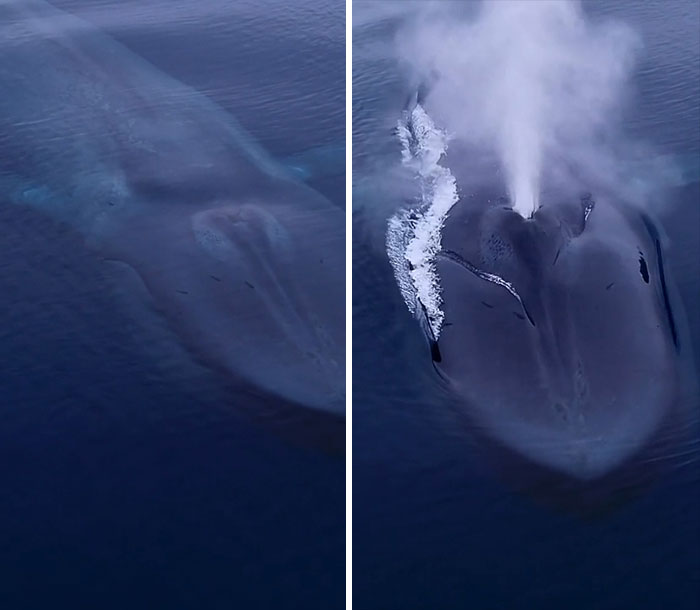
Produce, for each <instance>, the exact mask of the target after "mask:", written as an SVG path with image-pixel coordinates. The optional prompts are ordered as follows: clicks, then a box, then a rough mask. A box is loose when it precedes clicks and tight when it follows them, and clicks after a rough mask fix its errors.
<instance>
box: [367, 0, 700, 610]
mask: <svg viewBox="0 0 700 610" xmlns="http://www.w3.org/2000/svg"><path fill="white" fill-rule="evenodd" d="M415 6H416V3H412V2H406V3H402V2H393V1H382V2H372V1H363V0H359V1H358V0H356V1H355V2H354V14H353V18H354V20H355V23H354V25H353V31H354V33H353V36H354V65H353V79H354V80H353V82H354V88H353V139H354V147H353V155H354V159H353V163H354V174H353V180H354V183H355V186H356V196H355V197H354V200H353V230H354V235H353V239H354V242H355V243H354V255H353V256H354V260H353V264H354V271H353V277H354V294H353V300H354V303H353V320H354V330H353V345H354V360H353V361H354V393H353V398H354V405H353V409H354V411H353V445H354V448H353V460H354V467H353V506H354V509H353V510H354V523H353V525H354V536H355V540H354V547H353V553H354V561H353V565H354V586H355V594H354V601H355V607H356V608H359V609H360V610H408V609H422V608H444V609H448V608H450V609H451V608H455V609H462V608H472V609H475V610H476V609H478V610H500V609H509V610H510V609H537V610H550V609H551V610H555V609H556V610H560V609H562V608H567V609H568V610H584V609H585V610H627V609H632V608H640V609H641V608H645V609H646V608H650V609H651V608H674V609H678V610H691V609H695V608H698V607H700V517H699V515H700V477H699V476H698V460H697V446H698V441H699V439H698V438H697V437H695V438H694V439H691V440H690V442H689V443H688V444H686V445H685V446H684V450H686V451H688V453H687V454H686V456H685V458H684V459H679V460H678V462H679V463H678V465H677V466H676V467H675V468H674V469H673V470H672V471H671V472H669V473H667V474H666V475H665V476H664V477H663V480H661V481H660V482H658V483H657V484H656V485H655V486H654V487H653V488H651V489H650V490H648V491H647V492H646V493H645V494H644V495H643V496H642V497H640V498H638V499H636V500H634V501H632V502H629V503H626V504H623V505H622V506H620V507H618V508H617V509H615V510H613V511H612V512H607V513H606V514H603V515H595V516H588V517H586V518H582V517H581V516H577V515H575V514H573V513H572V512H571V511H566V510H556V509H554V508H552V507H550V506H549V505H544V504H542V503H541V502H538V501H536V500H532V499H529V498H526V497H523V496H522V495H519V494H516V493H514V492H513V491H512V489H511V488H510V487H509V486H508V485H506V484H503V483H501V482H500V480H499V479H498V477H497V476H495V475H494V473H493V471H492V470H490V469H489V468H488V467H487V466H485V465H484V464H483V463H482V462H481V461H480V459H479V455H478V452H477V451H476V450H475V448H474V447H473V446H472V444H471V443H470V441H469V435H468V434H467V433H465V428H464V423H463V422H462V421H459V420H458V418H455V417H454V415H453V414H452V413H451V412H450V411H449V410H447V409H445V408H442V407H441V404H440V399H439V398H436V395H435V394H434V392H433V388H434V386H433V382H432V371H431V370H430V362H429V357H428V354H427V352H426V349H427V348H426V347H425V345H424V342H423V339H422V337H421V336H420V331H419V329H418V327H417V325H416V324H415V323H414V322H413V320H412V319H411V317H410V314H409V313H408V311H407V310H406V307H405V305H404V303H403V301H402V300H401V297H400V295H399V292H398V289H397V288H396V286H395V282H394V279H393V274H392V271H391V267H390V265H389V262H388V260H387V258H386V254H385V252H384V248H383V230H384V226H385V225H384V223H385V220H386V218H387V216H389V214H390V213H391V211H392V209H395V208H396V207H398V206H400V205H402V204H403V201H402V199H401V196H402V193H401V192H399V193H398V194H397V193H387V192H386V191H383V190H381V188H379V187H377V186H376V184H373V181H372V178H371V177H372V176H373V175H374V173H375V172H376V171H377V168H382V167H384V168H386V167H391V166H392V164H393V165H396V163H397V162H398V160H399V159H400V147H399V144H398V142H397V140H396V138H395V137H394V136H393V134H392V130H393V128H394V127H395V125H396V121H397V119H398V117H399V116H400V114H401V110H402V108H403V106H404V103H405V101H406V98H407V95H408V93H409V89H410V87H409V86H408V84H407V82H406V81H405V80H404V78H403V76H402V72H401V70H400V69H399V68H398V67H397V65H396V63H395V61H394V60H393V59H392V41H393V39H394V37H395V34H396V32H397V30H398V29H399V27H400V25H401V22H402V18H403V17H402V15H405V13H406V11H408V10H411V9H412V8H415ZM584 6H585V8H586V12H587V14H588V15H590V16H591V18H596V17H598V16H601V15H614V16H616V17H619V18H621V19H623V20H625V21H626V22H627V23H629V24H630V25H632V26H633V27H634V28H635V29H636V30H637V31H638V32H639V33H640V34H641V35H642V37H643V40H644V51H643V54H642V56H641V58H640V62H639V64H638V66H637V71H636V73H635V78H634V95H633V99H632V100H631V103H630V106H629V108H628V112H627V114H626V115H625V117H626V121H627V123H626V125H625V129H626V131H627V132H628V133H630V134H631V135H633V136H635V137H642V138H644V139H645V140H646V141H647V142H650V143H652V144H653V146H654V148H655V149H657V150H658V151H659V154H677V155H689V156H690V158H695V159H697V157H698V155H700V101H699V100H700V7H699V6H698V4H697V2H694V1H693V0H679V1H678V2H673V3H669V2H663V1H661V0H656V1H652V2H641V1H632V0H623V1H620V2H615V3H611V2H586V3H584ZM384 174H386V171H385V172H384ZM368 176H369V179H368ZM387 201H390V203H387ZM665 203H669V204H672V205H668V206H664V211H663V213H661V214H660V216H661V221H662V223H663V226H664V229H665V230H666V232H667V233H668V236H669V239H670V247H669V252H668V258H669V264H670V265H671V267H672V270H673V273H674V276H675V279H676V282H677V284H678V285H679V289H680V292H681V297H682V300H683V302H684V305H685V308H686V311H687V314H688V318H689V324H690V332H691V340H692V342H693V344H694V349H695V352H696V354H698V353H700V283H699V282H700V245H699V243H698V242H699V241H700V240H699V237H698V236H699V235H700V185H698V183H697V182H694V183H692V184H687V185H685V186H683V187H679V188H676V189H674V190H673V191H671V192H670V193H669V194H668V202H665ZM392 206H393V207H392ZM696 370H697V369H696ZM694 407H695V410H696V412H697V408H698V405H697V404H695V405H694ZM689 448H690V449H689Z"/></svg>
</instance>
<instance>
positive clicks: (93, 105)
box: [0, 0, 345, 418]
mask: <svg viewBox="0 0 700 610" xmlns="http://www.w3.org/2000/svg"><path fill="white" fill-rule="evenodd" d="M0 44H1V45H2V53H0V83H2V88H3V95H2V99H0V133H1V134H2V135H1V136H0V147H1V148H0V150H2V157H1V158H2V161H0V188H1V189H2V195H3V198H4V200H5V201H7V202H10V203H12V204H15V205H18V206H29V207H31V208H34V209H36V210H39V211H41V212H42V213H44V214H46V215H48V216H50V217H52V218H53V219H55V220H57V221H59V222H61V223H66V224H67V225H70V226H71V227H72V228H74V229H75V230H77V231H78V232H79V233H80V234H81V235H82V236H84V238H85V242H86V244H87V246H88V247H89V248H91V249H92V250H94V251H95V252H96V253H98V254H99V256H100V257H102V258H103V259H104V260H105V263H106V264H116V265H118V266H119V267H120V268H121V273H120V275H122V276H123V277H124V279H125V280H126V282H127V284H129V285H130V286H131V288H133V289H134V291H135V293H138V294H139V295H143V296H144V301H145V303H144V305H146V306H147V307H152V308H154V309H155V310H157V311H158V312H160V313H161V314H163V315H164V316H165V318H166V319H167V321H168V323H169V326H170V327H171V328H172V330H173V331H174V332H175V333H176V335H177V336H178V337H179V338H180V339H181V341H182V342H183V343H184V344H185V345H186V346H187V347H188V348H189V350H190V351H191V352H192V353H193V354H195V355H196V356H197V357H198V358H199V359H200V360H201V361H203V362H204V363H205V364H207V365H208V366H209V367H211V368H213V369H217V370H220V371H223V372H225V373H226V375H227V378H228V379H230V380H232V382H233V385H234V387H235V388H236V389H237V390H238V391H240V393H241V395H244V396H249V397H251V399H255V397H259V398H261V399H264V400H267V401H268V402H270V401H271V402H273V403H279V404H284V405H288V406H291V407H292V408H296V407H301V408H302V410H308V411H309V412H310V413H319V414H330V415H331V416H333V417H339V418H342V416H343V413H344V404H345V398H344V396H345V390H344V380H345V294H344V277H345V260H344V256H345V255H344V252H345V221H344V213H343V211H342V210H341V209H339V208H337V207H335V206H334V205H332V204H331V203H330V202H329V201H327V200H326V199H325V198H324V197H322V196H321V195H320V194H318V193H317V192H315V191H314V190H313V189H311V188H309V187H308V186H306V185H305V184H303V183H301V182H300V181H298V180H296V179H295V178H294V175H295V174H296V175H298V174H299V170H298V160H297V166H295V168H294V171H289V170H287V169H285V168H284V167H283V165H282V164H280V163H276V162H275V161H274V160H272V159H271V158H270V157H269V156H268V155H267V154H266V153H265V152H264V151H262V150H261V149H260V148H259V147H258V146H257V145H256V144H255V143H254V142H253V141H252V140H251V139H250V138H249V137H248V136H247V135H246V134H245V133H244V132H243V130H242V129H241V128H240V127H239V126H238V125H237V123H236V121H235V120H234V119H233V118H232V117H231V116H229V115H228V114H227V113H226V112H225V111H223V110H222V109H221V108H219V107H218V106H217V105H216V104H214V103H213V102H211V101H210V100H208V99H207V98H206V97H204V96H203V95H201V94H199V93H197V92H196V91H193V90H192V89H190V88H189V87H187V86H185V85H184V84H182V83H180V82H178V81H176V80H174V79H172V78H170V77H168V76H167V75H165V74H163V73H161V72H159V71H158V70H157V69H156V68H155V67H154V66H152V65H150V64H149V63H148V62H146V61H145V60H143V59H141V58H140V57H138V56H137V55H135V54H134V53H132V52H130V51H129V50H127V49H126V48H125V47H123V46H122V45H121V44H119V43H117V42H116V41H114V40H112V39H111V38H109V37H108V36H106V35H104V34H102V33H100V32H99V31H98V30H96V29H95V28H94V27H93V26H90V25H88V24H86V23H85V22H84V21H82V20H80V19H78V18H77V17H74V16H72V15H69V14H67V13H65V12H62V11H59V10H57V9H55V8H54V7H52V6H51V5H50V4H48V3H46V2H43V1H41V0H0Z"/></svg>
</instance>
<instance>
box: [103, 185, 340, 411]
mask: <svg viewBox="0 0 700 610" xmlns="http://www.w3.org/2000/svg"><path fill="white" fill-rule="evenodd" d="M343 227H344V215H343V213H342V211H341V210H340V209H337V208H335V207H333V206H331V205H330V204H329V203H328V202H327V201H326V200H325V199H323V198H322V197H320V196H318V195H316V194H315V192H314V191H312V190H311V189H308V188H305V187H303V186H301V185H296V184H286V185H283V186H282V187H280V189H279V192H278V191H277V190H275V188H274V187H273V186H269V187H268V188H267V190H259V191H258V193H257V194H253V195H251V196H248V197H242V198H239V199H238V200H235V201H231V200H229V199H227V198H225V197H222V198H219V199H217V200H215V201H211V202H209V203H207V204H205V205H203V204H201V203H199V202H196V204H190V203H172V202H170V203H167V204H157V205H151V206H149V207H148V208H147V211H146V212H145V213H143V214H138V215H135V216H134V217H132V218H129V219H128V220H126V221H125V222H124V223H123V226H122V227H121V228H120V229H119V230H118V231H116V232H114V233H113V234H112V235H110V236H108V237H105V238H103V241H102V243H101V244H100V248H101V250H102V252H103V254H104V255H105V256H106V257H108V258H110V259H114V260H118V261H121V262H123V263H126V264H128V265H129V267H131V268H132V270H133V272H134V273H133V275H134V276H135V277H136V278H138V281H139V282H141V283H142V285H143V288H144V289H145V290H143V291H142V292H143V293H144V295H146V296H147V298H148V299H149V301H150V303H151V305H152V307H153V308H154V309H156V310H157V311H158V312H160V313H161V314H163V316H164V318H165V319H166V320H167V322H168V324H169V326H170V327H171V329H172V330H173V331H174V332H175V334H176V335H177V337H178V338H179V339H180V340H181V341H182V342H183V343H184V345H185V346H186V347H188V348H189V350H190V351H191V352H192V353H193V354H194V355H195V356H196V357H197V359H198V360H200V361H201V362H203V363H204V364H206V365H207V366H209V367H210V368H212V369H215V370H218V371H220V372H223V373H225V375H226V377H227V379H228V380H230V381H232V382H233V383H232V385H233V386H234V387H235V388H237V390H238V392H239V395H238V400H239V401H246V400H249V399H250V396H251V395H254V396H258V397H261V398H265V399H266V401H267V403H268V404H269V403H276V404H277V405H289V406H296V407H302V408H303V409H305V410H309V411H314V412H318V413H325V414H332V415H335V416H339V417H342V415H343V413H344V408H345V400H344V393H345V390H344V382H345V348H344V334H345V297H344V282H343V278H344V247H343V246H344V228H343ZM292 412H293V410H292Z"/></svg>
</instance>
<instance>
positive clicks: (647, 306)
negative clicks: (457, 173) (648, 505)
mask: <svg viewBox="0 0 700 610" xmlns="http://www.w3.org/2000/svg"><path fill="white" fill-rule="evenodd" d="M436 270H437V274H438V276H439V278H440V285H441V290H442V293H441V298H442V308H443V312H444V322H443V324H442V328H441V331H440V333H439V336H438V337H436V336H435V335H434V333H432V332H431V325H430V323H429V322H430V321H429V320H427V319H425V316H426V310H425V308H419V310H418V317H419V319H420V320H421V326H422V328H423V329H424V330H425V334H426V338H427V340H428V342H429V343H430V347H431V355H432V359H433V364H434V367H435V370H436V371H437V373H438V375H439V377H440V379H441V380H442V382H443V383H444V384H445V385H446V386H447V388H448V389H449V392H450V393H451V395H452V396H453V397H454V398H455V400H456V402H457V404H458V405H461V406H460V407H459V408H461V409H462V410H465V411H466V412H468V414H469V417H470V419H471V420H472V422H473V423H474V426H475V428H476V429H478V430H479V433H480V435H481V436H482V437H484V438H486V439H488V440H489V441H490V442H491V443H492V444H493V445H495V446H497V447H498V451H499V459H503V456H504V455H506V454H508V459H507V460H506V462H507V463H508V464H509V466H508V468H511V469H512V468H513V464H514V463H518V464H519V465H520V466H522V465H523V464H530V465H531V467H532V468H533V469H537V470H538V471H541V472H549V473H550V474H551V475H553V476H556V477H557V478H559V479H565V480H569V481H579V482H581V483H584V482H589V483H590V482H595V481H600V480H604V479H605V478H606V477H609V475H612V474H614V473H619V472H621V471H624V470H625V468H627V466H628V465H629V464H630V463H632V462H634V461H635V459H637V458H638V459H641V457H640V456H645V459H646V458H648V457H649V455H650V449H651V448H652V447H655V448H656V449H659V447H660V439H663V440H664V442H666V441H668V440H670V439H671V438H673V436H674V435H676V434H677V433H678V432H679V430H680V429H682V428H684V425H683V424H681V423H679V422H682V421H687V415H688V409H689V403H690V402H691V401H692V400H696V386H695V384H694V380H693V376H692V371H691V362H692V354H691V351H690V345H689V338H688V331H687V329H686V322H685V319H684V314H683V311H682V308H681V306H680V303H679V299H678V297H677V295H676V291H675V288H674V284H673V280H672V278H671V277H670V273H669V269H668V267H667V265H666V264H665V261H664V249H663V239H662V237H661V234H660V231H659V229H658V227H657V225H656V224H655V223H654V221H653V220H652V219H651V218H650V217H649V216H647V215H646V214H645V213H643V212H641V211H640V210H639V209H635V208H633V207H631V206H627V205H623V204H621V203H619V202H615V201H614V200H611V199H610V200H608V199H605V198H603V197H601V198H600V199H598V200H594V199H593V198H592V197H590V196H584V197H583V198H582V199H581V200H580V201H578V200H573V201H572V200H569V201H562V202H553V203H545V204H544V205H543V206H542V207H540V208H539V209H538V210H537V211H536V212H535V213H534V215H533V216H532V217H531V218H529V219H525V218H523V217H522V216H521V215H520V214H518V213H516V212H515V211H513V209H512V208H511V207H510V206H509V205H508V203H507V201H504V200H499V199H498V198H493V199H492V200H491V201H490V202H489V203H485V200H484V199H483V198H481V197H475V198H462V199H461V200H460V201H459V202H458V203H457V204H456V205H455V206H454V208H452V210H451V211H450V214H449V217H448V218H447V220H446V222H445V226H444V228H443V234H442V249H441V251H440V252H439V253H438V254H437V256H436ZM683 418H685V420H684V419H683ZM665 450H666V451H668V447H666V449H665ZM518 470H519V471H520V472H521V473H523V472H525V471H526V470H527V469H520V468H519V469H518Z"/></svg>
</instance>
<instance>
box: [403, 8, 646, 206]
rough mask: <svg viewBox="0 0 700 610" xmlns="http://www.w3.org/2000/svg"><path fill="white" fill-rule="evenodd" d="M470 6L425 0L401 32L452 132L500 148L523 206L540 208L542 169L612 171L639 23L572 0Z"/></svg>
mask: <svg viewBox="0 0 700 610" xmlns="http://www.w3.org/2000/svg"><path fill="white" fill-rule="evenodd" d="M471 6H473V5H471ZM464 8H465V7H464V4H463V3H457V4H453V3H445V2H436V3H429V4H426V7H425V9H423V10H422V11H420V14H419V15H417V17H416V18H415V19H413V20H412V21H411V25H410V26H409V27H408V28H406V29H404V30H403V31H402V33H401V35H400V37H399V50H400V56H401V58H402V59H403V60H404V61H405V62H407V64H408V65H409V66H410V67H411V68H412V69H413V70H414V71H415V73H416V76H417V78H418V79H419V80H420V81H422V82H427V83H429V94H428V98H427V102H426V103H427V108H428V110H429V112H430V113H431V115H432V116H434V117H435V119H436V120H437V121H439V122H440V124H441V125H443V126H444V127H445V128H446V129H447V130H448V131H449V132H450V133H451V134H452V135H453V136H454V137H456V138H458V139H462V140H464V141H466V142H469V143H471V144H474V145H478V146H482V147H483V146H486V147H488V148H490V149H492V150H494V151H495V152H496V154H497V155H498V157H499V159H500V162H501V166H502V168H503V171H504V174H505V180H506V187H507V189H508V192H509V195H510V198H511V201H512V202H513V206H514V208H515V209H516V210H517V211H518V212H519V213H520V214H522V215H523V216H526V217H527V216H530V215H531V214H532V213H533V212H534V210H535V209H536V208H537V206H538V199H539V194H540V191H541V187H542V181H543V178H544V174H545V173H547V174H551V175H555V174H556V173H558V172H561V171H564V169H565V168H566V167H570V166H571V165H587V166H589V167H588V169H589V170H591V172H592V173H593V174H595V175H598V176H600V175H605V173H606V168H605V167H604V165H605V164H606V163H607V161H609V160H610V157H608V155H606V153H605V152H604V151H603V150H602V147H601V142H604V141H605V140H606V139H608V138H609V135H610V131H611V130H612V129H613V127H614V126H615V125H616V123H617V121H615V118H616V117H615V116H614V115H615V110H616V108H617V107H618V106H619V102H620V101H621V99H622V98H623V93H624V89H625V86H626V84H627V80H628V77H629V76H630V74H631V68H632V63H633V60H634V56H635V52H636V50H637V49H638V46H639V45H638V42H639V41H638V39H637V38H636V36H635V35H634V33H633V32H632V31H631V30H629V29H628V28H627V27H625V26H623V25H622V24H619V23H614V22H610V21H606V22H593V21H591V20H590V19H588V18H586V17H584V15H583V12H582V9H581V6H580V4H579V3H578V2H575V1H568V0H512V1H511V0H491V1H486V2H484V3H483V4H482V5H480V6H479V9H478V11H477V12H476V14H471V15H466V14H465V10H464ZM472 13H474V11H472ZM606 160H607V161H606ZM610 171H611V172H614V170H613V169H612V168H610Z"/></svg>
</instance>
